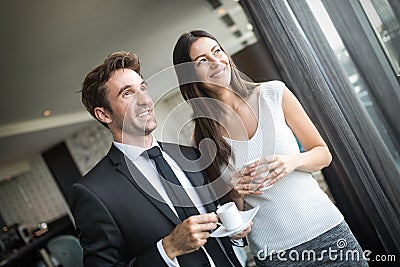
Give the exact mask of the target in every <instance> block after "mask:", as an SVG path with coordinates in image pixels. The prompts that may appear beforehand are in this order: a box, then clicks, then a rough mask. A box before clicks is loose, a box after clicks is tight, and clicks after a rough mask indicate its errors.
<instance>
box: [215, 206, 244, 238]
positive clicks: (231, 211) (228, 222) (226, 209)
mask: <svg viewBox="0 0 400 267" xmlns="http://www.w3.org/2000/svg"><path fill="white" fill-rule="evenodd" d="M216 213H217V216H218V218H219V219H220V220H221V222H222V225H223V226H224V227H225V229H226V230H228V231H231V230H234V229H236V228H238V227H240V226H241V225H242V224H243V219H242V216H240V212H239V210H238V208H237V207H236V204H235V203H234V202H228V203H226V204H224V205H222V206H220V207H219V208H218V209H217V211H216Z"/></svg>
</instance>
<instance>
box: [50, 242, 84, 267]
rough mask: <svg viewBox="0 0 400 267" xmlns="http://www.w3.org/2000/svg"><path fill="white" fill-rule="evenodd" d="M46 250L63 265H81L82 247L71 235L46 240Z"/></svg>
mask: <svg viewBox="0 0 400 267" xmlns="http://www.w3.org/2000/svg"><path fill="white" fill-rule="evenodd" d="M47 250H48V251H49V252H50V255H51V256H52V257H54V258H55V259H56V260H57V262H58V263H60V265H61V266H63V267H83V249H82V247H81V245H80V244H79V240H78V238H77V237H75V236H73V235H59V236H56V237H53V238H52V239H50V240H49V241H48V242H47Z"/></svg>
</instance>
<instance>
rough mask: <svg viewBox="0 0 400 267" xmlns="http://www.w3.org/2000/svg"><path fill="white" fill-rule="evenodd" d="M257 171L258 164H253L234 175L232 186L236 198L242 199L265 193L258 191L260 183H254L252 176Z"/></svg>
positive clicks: (232, 176)
mask: <svg viewBox="0 0 400 267" xmlns="http://www.w3.org/2000/svg"><path fill="white" fill-rule="evenodd" d="M254 171H256V164H255V163H253V164H251V165H250V166H247V167H244V168H242V169H239V170H237V171H235V172H233V173H232V175H231V184H232V186H233V192H232V193H233V195H232V197H234V198H241V197H243V196H244V195H250V194H253V195H261V194H262V193H263V192H262V191H260V190H258V189H259V188H260V186H261V185H260V184H259V183H254V182H253V181H254V177H253V176H250V174H251V173H253V172H254Z"/></svg>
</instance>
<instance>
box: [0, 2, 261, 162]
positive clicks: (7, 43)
mask: <svg viewBox="0 0 400 267" xmlns="http://www.w3.org/2000/svg"><path fill="white" fill-rule="evenodd" d="M219 1H220V2H221V3H222V6H221V7H220V8H223V9H224V12H223V13H222V12H221V13H222V14H220V13H219V12H218V9H214V8H213V7H212V5H211V3H210V2H213V1H206V0H168V1H165V0H113V1H106V0H85V1H81V0H70V1H54V0H36V1H23V0H14V1H1V2H0V25H1V26H0V29H1V39H2V41H1V45H0V47H1V51H2V57H1V59H2V60H1V98H0V101H1V103H0V111H1V112H0V168H1V167H4V166H6V165H9V164H12V163H13V162H18V161H20V160H23V159H26V158H29V157H30V156H32V155H35V154H38V153H41V152H43V151H44V150H46V149H48V148H50V147H51V146H53V145H54V144H56V143H58V142H60V141H61V140H63V139H65V138H66V137H67V136H69V135H71V134H72V133H74V132H76V131H79V129H81V128H82V127H85V126H87V125H88V124H90V123H95V122H94V120H93V119H92V118H91V117H90V116H89V114H88V113H87V112H86V110H85V109H84V107H83V106H82V104H81V101H80V94H79V93H77V91H79V90H80V85H81V82H82V80H83V78H84V76H85V75H86V73H87V72H88V71H90V70H91V69H92V68H93V67H95V66H97V65H98V64H100V63H101V62H102V61H103V59H104V58H105V57H106V56H107V55H108V54H110V53H112V52H114V51H117V50H126V51H133V52H135V53H137V54H138V55H139V57H140V58H141V61H142V73H143V75H144V77H145V78H146V77H151V76H152V75H154V74H155V73H158V72H160V71H161V70H163V69H165V68H168V67H170V66H172V49H173V46H174V44H175V42H176V40H177V39H178V37H179V35H180V34H181V33H183V32H185V31H190V30H192V29H205V30H207V31H210V32H211V33H213V34H214V35H215V36H216V37H217V38H218V39H219V40H220V41H221V43H222V44H223V45H224V47H225V48H226V49H227V50H228V51H229V52H230V53H231V54H233V53H235V52H237V51H239V50H240V49H242V48H243V47H244V45H243V44H242V42H243V41H245V40H247V41H248V43H251V42H252V41H253V42H254V40H255V37H254V34H253V32H252V31H251V29H250V30H249V29H248V22H247V19H246V17H245V15H244V13H243V11H242V10H241V8H240V6H239V4H238V3H237V1H235V0H219ZM214 2H215V1H214ZM228 13H229V15H230V16H231V18H232V19H233V21H234V22H235V25H234V26H231V27H229V26H228V25H227V24H226V23H225V22H224V20H223V19H222V18H221V17H222V16H223V15H226V14H228ZM237 30H240V31H241V33H242V36H241V37H237V36H235V34H234V32H235V31H237ZM149 90H150V94H151V95H152V96H153V98H157V97H159V96H160V95H161V94H162V93H163V91H162V90H163V88H161V87H160V86H158V87H157V88H152V87H150V88H149ZM45 110H51V116H49V117H44V116H43V112H44V111H45Z"/></svg>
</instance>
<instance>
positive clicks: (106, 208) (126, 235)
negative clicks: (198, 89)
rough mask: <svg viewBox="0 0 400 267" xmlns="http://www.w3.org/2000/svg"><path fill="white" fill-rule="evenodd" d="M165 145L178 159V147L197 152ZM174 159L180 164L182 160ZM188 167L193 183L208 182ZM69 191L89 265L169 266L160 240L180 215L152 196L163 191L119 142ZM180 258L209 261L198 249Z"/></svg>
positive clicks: (211, 207) (192, 154)
mask: <svg viewBox="0 0 400 267" xmlns="http://www.w3.org/2000/svg"><path fill="white" fill-rule="evenodd" d="M162 146H163V149H164V150H165V151H166V152H167V153H168V154H169V155H170V156H171V157H173V158H174V159H175V157H174V156H175V155H176V152H177V148H179V149H180V151H181V152H182V154H183V155H184V156H185V157H186V158H187V159H189V160H195V159H197V158H198V154H197V153H196V150H194V149H193V148H190V147H183V146H179V147H178V146H177V145H174V144H162ZM171 149H172V150H173V151H172V152H168V151H169V150H171ZM175 160H176V161H177V163H178V164H179V161H180V160H177V159H175ZM185 173H186V175H187V177H188V178H189V179H190V181H191V182H192V184H193V185H194V186H199V185H202V184H205V183H206V182H207V179H206V177H205V176H204V173H202V172H185ZM71 191H72V192H71V200H70V207H71V211H72V214H73V216H74V218H75V224H76V229H77V232H78V235H79V238H80V242H81V245H82V247H83V249H84V265H85V266H87V267H92V266H99V267H100V266H102V267H105V266H145V267H153V266H166V264H165V262H164V260H163V259H162V257H161V255H160V254H159V252H158V250H157V246H156V243H157V241H159V240H160V239H162V238H164V237H165V236H167V235H168V234H170V233H171V232H172V230H173V229H174V228H175V226H176V225H178V224H179V223H180V222H181V221H180V220H179V218H178V217H177V216H176V215H175V213H174V212H173V211H172V210H171V209H170V208H169V206H168V205H167V204H166V203H164V202H162V201H159V200H158V199H160V198H158V197H156V198H154V197H152V196H159V194H158V193H157V192H156V190H155V189H154V188H153V187H152V186H151V184H150V183H149V182H148V181H147V179H146V178H145V177H144V176H143V174H142V173H141V172H140V171H139V170H138V169H137V168H136V167H135V166H134V164H132V163H131V161H129V160H125V157H124V154H123V153H122V152H121V151H120V150H119V149H118V148H116V147H115V146H114V145H112V146H111V149H110V151H109V152H108V154H107V155H106V156H105V157H104V158H103V159H102V160H101V161H100V162H99V163H98V164H97V165H96V166H95V167H94V168H93V169H92V170H91V171H90V172H89V173H88V174H87V175H85V176H84V178H83V179H81V181H79V182H78V183H76V184H74V185H73V186H72V190H71ZM157 198H158V199H157ZM215 204H216V203H213V202H211V203H209V204H207V205H206V206H205V207H206V209H207V211H208V212H212V211H215V209H216V205H215ZM221 241H222V243H223V244H224V247H225V250H226V251H227V254H228V256H229V258H230V259H231V261H232V262H233V263H234V264H235V266H241V265H240V263H239V261H238V259H237V258H236V256H235V253H234V251H233V249H232V246H231V243H230V240H229V238H221ZM222 256H223V255H221V257H222ZM178 262H179V264H180V265H181V266H183V267H184V266H190V267H194V266H207V264H206V263H204V262H200V260H199V258H198V257H196V254H195V253H190V254H186V255H183V256H179V257H178Z"/></svg>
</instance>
